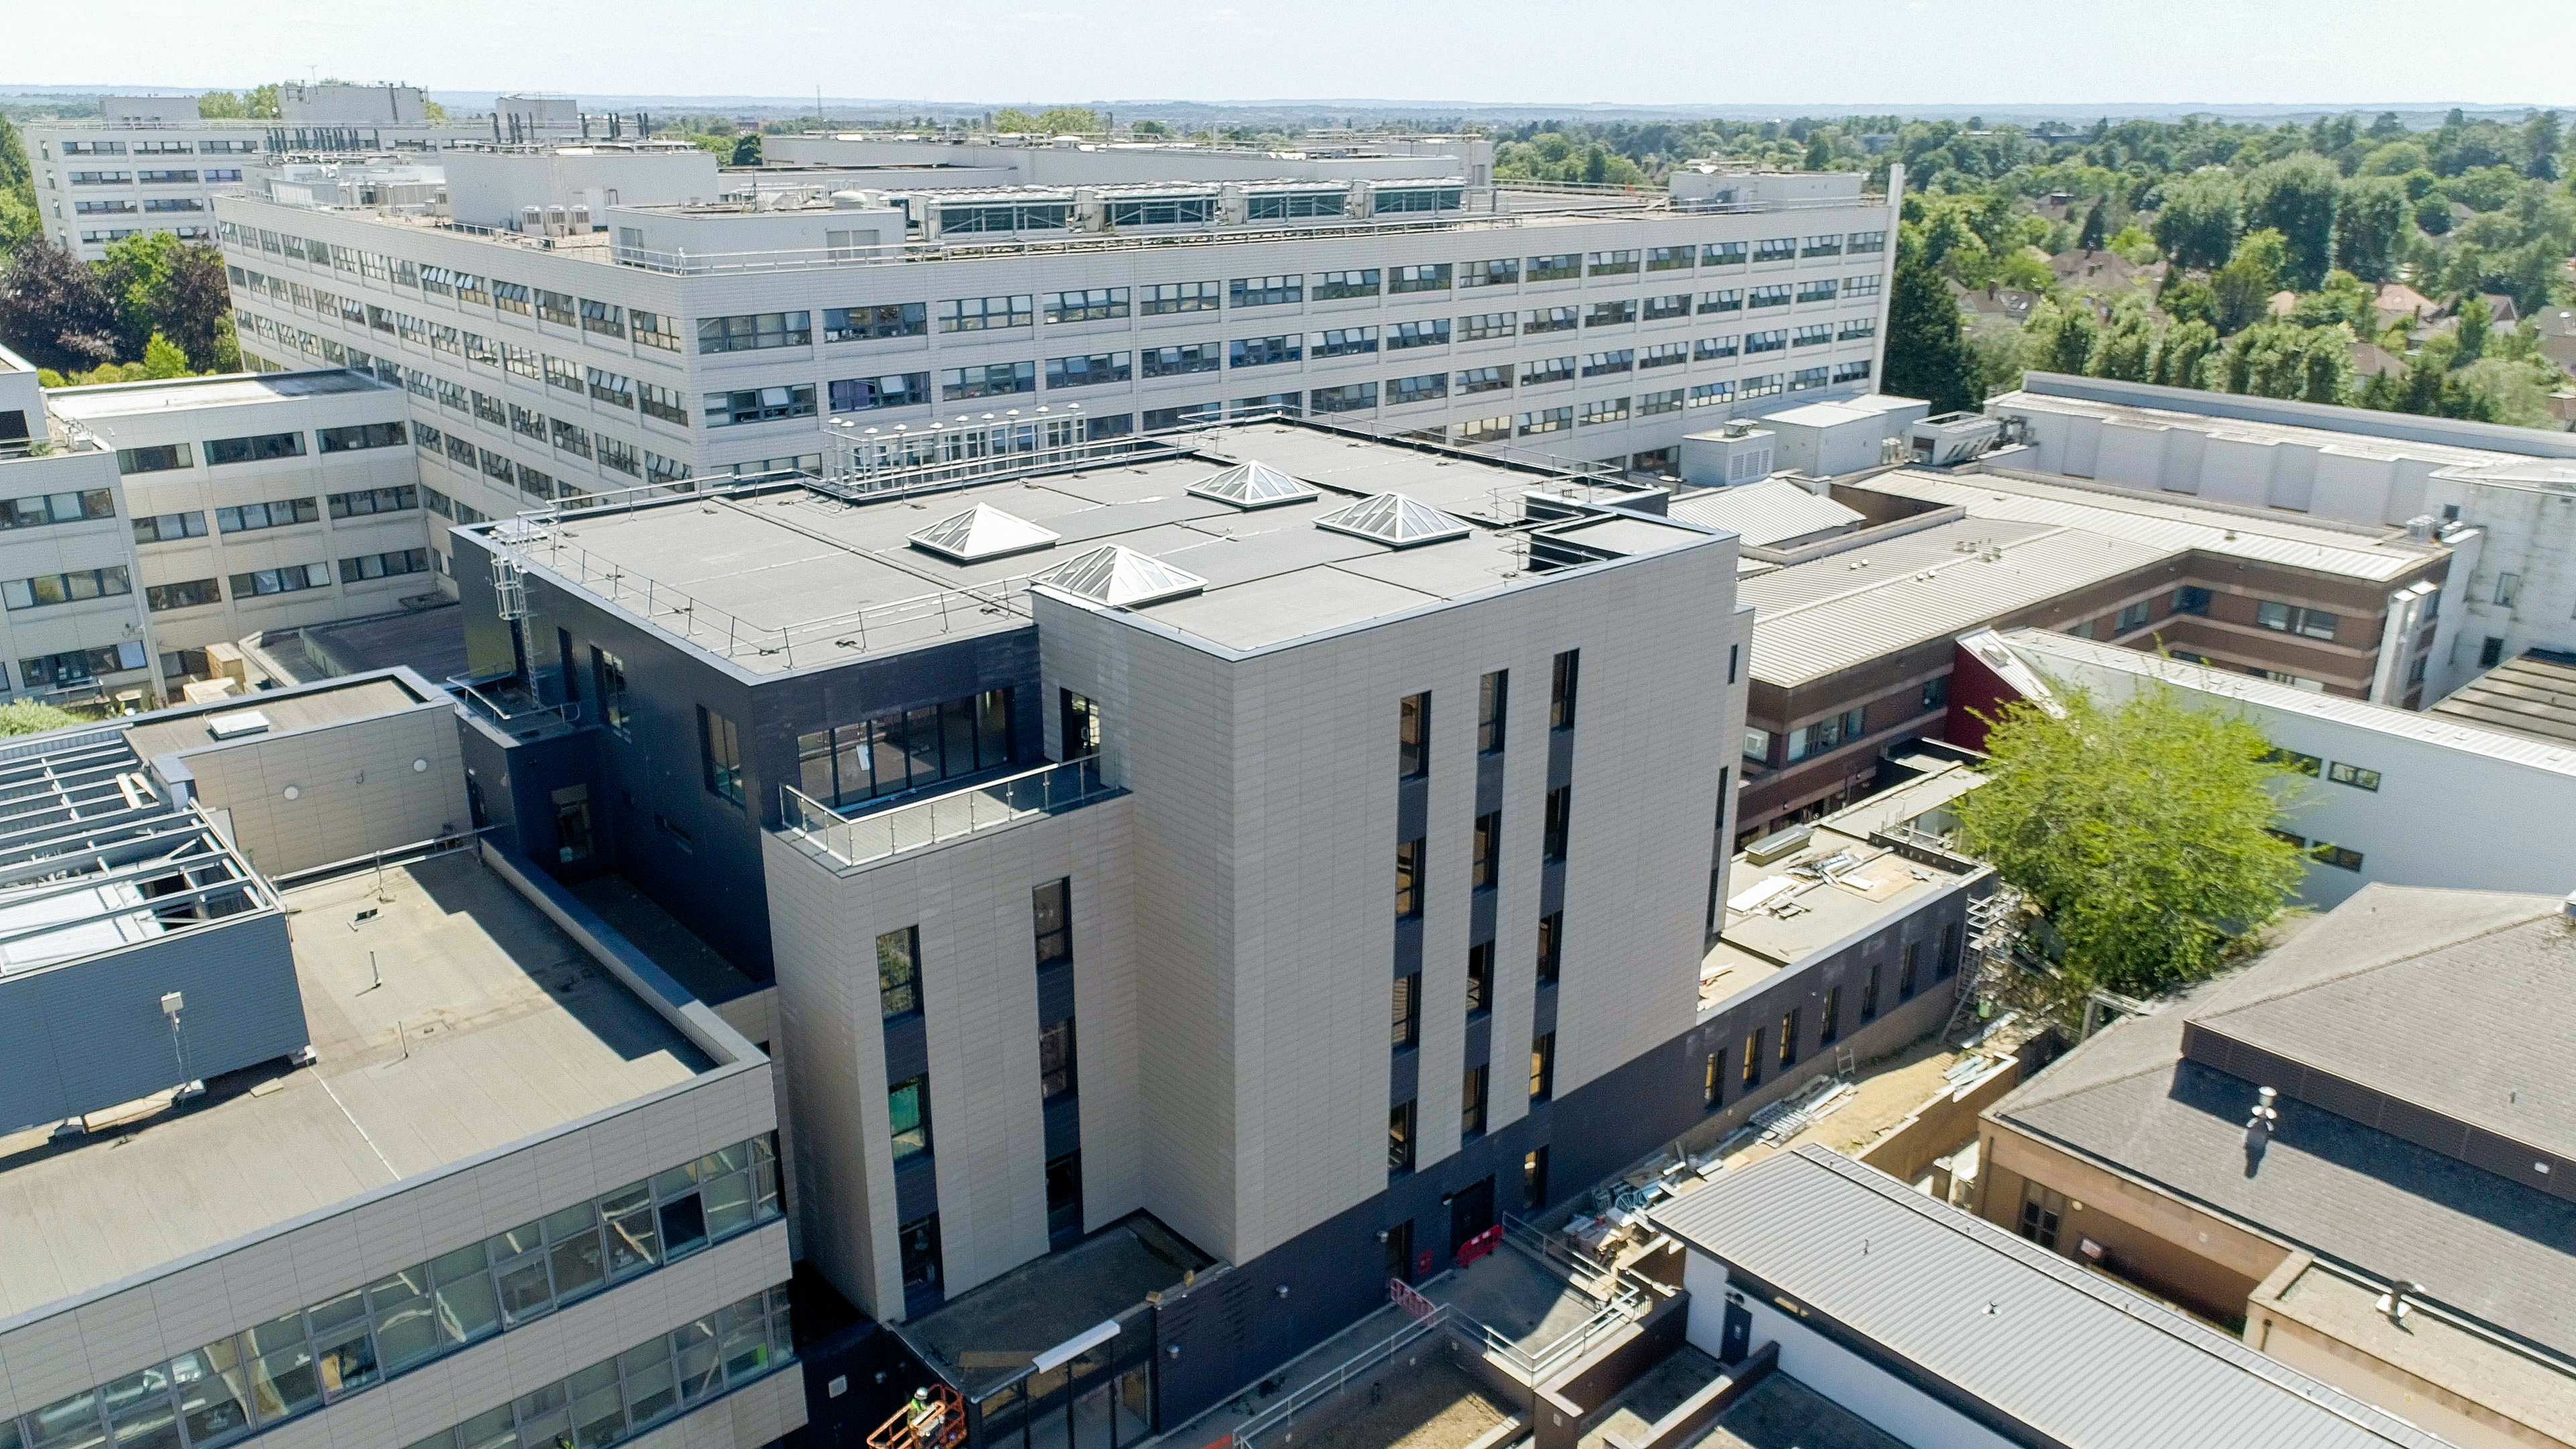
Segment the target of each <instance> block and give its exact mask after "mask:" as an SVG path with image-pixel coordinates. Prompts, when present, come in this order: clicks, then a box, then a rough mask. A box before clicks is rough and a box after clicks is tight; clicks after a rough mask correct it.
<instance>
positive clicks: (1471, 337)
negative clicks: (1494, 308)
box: [1458, 312, 1520, 342]
mask: <svg viewBox="0 0 2576 1449" xmlns="http://www.w3.org/2000/svg"><path fill="white" fill-rule="evenodd" d="M1519 325H1520V314H1519V313H1518V312H1479V313H1476V314H1475V315H1473V316H1470V317H1461V318H1459V319H1458V340H1459V341H1461V342H1483V341H1485V340H1487V339H1488V338H1494V337H1509V336H1511V335H1512V334H1513V333H1514V331H1515V330H1517V328H1518V327H1519Z"/></svg>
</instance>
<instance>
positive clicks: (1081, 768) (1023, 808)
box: [778, 755, 1119, 865]
mask: <svg viewBox="0 0 2576 1449" xmlns="http://www.w3.org/2000/svg"><path fill="white" fill-rule="evenodd" d="M1118 792H1119V787H1117V786H1115V785H1112V784H1110V783H1109V782H1108V781H1107V780H1105V779H1103V778H1101V774H1100V760H1099V757H1098V756H1095V755H1085V756H1083V757H1082V758H1080V759H1075V760H1066V761H1064V762H1063V763H1061V764H1050V765H1041V766H1039V767H1038V768H1036V769H1034V770H1024V771H1022V772H1021V773H1019V774H1016V775H1005V776H1003V777H1002V778H1001V779H998V780H988V781H986V782H984V783H983V784H980V785H968V786H966V787H964V788H963V789H958V790H951V791H949V792H947V793H946V794H941V795H933V796H931V797H930V798H928V799H926V800H920V801H916V802H914V803H912V804H909V805H898V806H895V807H893V808H892V809H886V810H879V811H877V812H875V813H874V814H870V815H862V816H859V817H858V818H857V819H851V818H849V817H847V816H845V815H843V814H842V813H841V812H840V811H838V810H835V809H833V808H832V807H831V806H829V805H826V804H824V803H823V802H821V801H820V800H817V799H815V798H814V797H813V796H811V795H808V794H806V793H805V792H804V791H802V790H799V789H797V788H796V787H795V786H793V785H781V786H779V787H778V815H779V823H780V824H781V826H782V827H783V828H784V829H786V830H787V832H788V833H789V834H791V835H796V836H800V837H802V838H804V839H806V840H808V841H811V842H813V844H814V845H815V846H816V847H817V848H818V849H820V850H822V851H823V852H824V853H825V854H827V855H830V856H831V857H832V858H833V859H835V860H839V861H841V862H843V863H844V864H848V865H870V864H873V863H875V862H877V861H880V860H885V859H888V858H890V857H893V856H897V855H901V854H904V853H905V852H907V851H913V850H922V849H926V848H928V847H930V846H933V845H937V844H940V843H941V842H943V841H950V840H956V839H959V838H961V837H963V836H968V835H972V834H974V833H975V832H977V831H979V830H990V829H992V828H994V827H995V826H999V825H1008V824H1010V823H1011V822H1012V821H1015V820H1026V819H1028V818H1029V817H1031V816H1033V815H1052V814H1054V813H1056V812H1057V811H1060V810H1070V809H1072V808H1073V807H1074V806H1077V805H1084V804H1088V803H1090V802H1091V801H1094V800H1100V799H1106V798H1107V797H1109V796H1111V795H1115V794H1117V793H1118Z"/></svg>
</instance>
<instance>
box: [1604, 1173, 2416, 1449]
mask: <svg viewBox="0 0 2576 1449" xmlns="http://www.w3.org/2000/svg"><path fill="white" fill-rule="evenodd" d="M1653 1217H1654V1220H1655V1223H1656V1225H1657V1226H1659V1227H1661V1228H1663V1229H1665V1230H1666V1231H1668V1232H1670V1233H1672V1234H1673V1235H1674V1236H1675V1237H1678V1238H1680V1239H1682V1240H1683V1242H1685V1243H1687V1244H1688V1245H1689V1246H1690V1247H1691V1248H1692V1249H1693V1250H1694V1251H1696V1252H1699V1253H1701V1254H1703V1255H1705V1256H1708V1257H1711V1258H1715V1259H1718V1260H1719V1261H1721V1262H1723V1263H1725V1264H1726V1265H1727V1266H1728V1268H1729V1270H1730V1271H1731V1272H1742V1273H1747V1274H1750V1275H1751V1276H1753V1277H1754V1278H1756V1279H1759V1280H1760V1281H1761V1282H1762V1283H1764V1284H1766V1285H1768V1286H1769V1287H1770V1288H1771V1289H1773V1290H1775V1291H1776V1292H1777V1293H1779V1294H1780V1295H1781V1296H1783V1297H1785V1298H1787V1299H1789V1300H1791V1301H1793V1302H1794V1303H1796V1304H1798V1305H1800V1317H1801V1318H1804V1319H1807V1320H1808V1321H1810V1322H1813V1321H1814V1320H1815V1319H1816V1318H1819V1317H1821V1318H1823V1319H1825V1320H1827V1321H1828V1322H1831V1323H1833V1324H1836V1325H1838V1326H1839V1327H1840V1328H1841V1329H1842V1330H1844V1331H1846V1332H1848V1333H1849V1334H1851V1335H1852V1336H1853V1337H1855V1338H1857V1339H1859V1340H1860V1341H1861V1343H1862V1344H1864V1345H1866V1346H1867V1347H1868V1348H1870V1349H1874V1350H1875V1351H1876V1352H1877V1353H1880V1354H1884V1355H1889V1356H1893V1357H1894V1358H1896V1359H1899V1360H1902V1361H1905V1362H1907V1363H1908V1364H1910V1365H1912V1366H1914V1367H1915V1368H1916V1369H1917V1370H1918V1371H1920V1372H1921V1373H1924V1374H1927V1375H1929V1376H1931V1377H1932V1378H1933V1379H1935V1380H1937V1381H1939V1382H1942V1383H1946V1384H1949V1385H1952V1386H1955V1387H1956V1388H1957V1389H1958V1390H1960V1391H1962V1392H1964V1393H1966V1394H1969V1395H1972V1396H1974V1397H1975V1398H1976V1399H1978V1400H1981V1401H1983V1402H1984V1403H1985V1404H1986V1405H1989V1406H1991V1407H1992V1408H1993V1409H1994V1410H1995V1411H1996V1412H1998V1413H2001V1414H2003V1415H2006V1416H2008V1417H2009V1418H2011V1419H2013V1420H2015V1421H2017V1422H2019V1423H2021V1424H2025V1425H2028V1426H2030V1427H2031V1428H2033V1429H2035V1430H2037V1431H2039V1432H2040V1433H2042V1434H2044V1435H2046V1436H2047V1437H2048V1438H2049V1439H2050V1440H2052V1441H2054V1442H2057V1443H2061V1444H2081V1445H2083V1446H2085V1449H2169V1446H2172V1445H2176V1444H2222V1443H2224V1444H2263V1445H2268V1446H2275V1449H2386V1446H2389V1445H2406V1446H2410V1449H2443V1441H2441V1440H2440V1439H2438V1438H2436V1437H2434V1436H2433V1435H2431V1434H2427V1433H2425V1432H2424V1431H2423V1430H2421V1429H2418V1428H2416V1427H2414V1426H2413V1425H2411V1424H2408V1423H2406V1422H2404V1421H2403V1420H2400V1419H2398V1418H2395V1417H2394V1416H2392V1415H2389V1414H2387V1413H2384V1412H2382V1411H2381V1410H2379V1409H2376V1408H2374V1407H2372V1406H2371V1405H2369V1404H2366V1403H2363V1402H2362V1401H2361V1400H2359V1399H2356V1398H2353V1397H2351V1396H2350V1395H2348V1394H2345V1393H2343V1392H2342V1391H2340V1390H2337V1389H2334V1388H2330V1387H2328V1386H2327V1385H2325V1384H2323V1383H2321V1382H2319V1381H2317V1380H2315V1379H2312V1378H2309V1377H2308V1376H2307V1375H2305V1374H2302V1373H2299V1372H2297V1371H2295V1370H2293V1369H2290V1368H2288V1367H2286V1366H2284V1365H2282V1364H2280V1363H2277V1362H2275V1361H2273V1360H2271V1359H2269V1358H2266V1357H2264V1356H2263V1355H2262V1354H2260V1353H2257V1352H2255V1351H2254V1350H2253V1349H2252V1348H2250V1347H2247V1346H2246V1345H2245V1344H2243V1343H2240V1342H2238V1341H2236V1340H2235V1339H2232V1338H2229V1337H2227V1336H2226V1335H2224V1334H2221V1333H2219V1332H2217V1331H2215V1330H2213V1329H2209V1328H2205V1327H2202V1326H2201V1325H2200V1324H2197V1323H2194V1322H2192V1321H2191V1320H2190V1319H2187V1318H2185V1317H2183V1316H2182V1315H2181V1314H2179V1313H2176V1312H2174V1311H2172V1310H2171V1309H2168V1308H2165V1307H2164V1306H2163V1305H2161V1304H2158V1303H2156V1302H2155V1301H2153V1300H2152V1299H2149V1298H2146V1297H2144V1296H2142V1295H2139V1294H2136V1293H2132V1292H2130V1291H2129V1290H2127V1289H2125V1288H2122V1287H2120V1286H2118V1285H2117V1284H2115V1283H2113V1282H2112V1281H2110V1280H2109V1279H2106V1278H2103V1277H2100V1276H2098V1275H2096V1274H2094V1273H2092V1272H2090V1271H2088V1270H2086V1269H2084V1268H2080V1267H2078V1266H2076V1265H2075V1264H2073V1263H2071V1262H2068V1261H2067V1260H2065V1259H2063V1258H2061V1257H2059V1256H2058V1255H2056V1254H2054V1253H2051V1252H2048V1251H2046V1250H2044V1249H2042V1248H2040V1247H2039V1246H2037V1245H2036V1244H2033V1243H2027V1242H2024V1241H2023V1240H2022V1239H2020V1238H2019V1237H2016V1236H2015V1235H2013V1234H2012V1233H2009V1232H2007V1231H2005V1230H2004V1229H2002V1228H1999V1227H1996V1226H1995V1225H1994V1224H1992V1223H1988V1222H1985V1221H1982V1220H1981V1219H1978V1218H1976V1217H1974V1216H1972V1215H1970V1214H1968V1213H1965V1212H1962V1211H1960V1210H1959V1209H1957V1208H1954V1207H1951V1206H1949V1205H1948V1204H1946V1203H1942V1202H1938V1201H1936V1200H1934V1199H1933V1198H1931V1197H1928V1196H1926V1195H1924V1194H1922V1193H1919V1192H1916V1191H1914V1190H1913V1189H1912V1188H1910V1187H1908V1186H1906V1185H1905V1184H1904V1183H1901V1182H1898V1181H1896V1180H1895V1179H1894V1178H1891V1177H1888V1176H1886V1175H1885V1174H1883V1173H1880V1172H1878V1171H1876V1170H1874V1169H1872V1168H1867V1167H1863V1166H1861V1165H1860V1164H1858V1163H1856V1162H1853V1161H1851V1160H1850V1159H1848V1158H1845V1157H1843V1156H1841V1155H1840V1154H1838V1153H1835V1152H1833V1151H1831V1150H1829V1149H1827V1148H1824V1147H1820V1146H1816V1145H1812V1144H1811V1145H1809V1146H1806V1147H1801V1148H1799V1149H1797V1150H1796V1151H1794V1152H1784V1153H1778V1154H1774V1155H1773V1156H1770V1157H1767V1158H1764V1159H1762V1160H1761V1161H1760V1162H1757V1163H1754V1164H1753V1165H1752V1166H1750V1167H1746V1168H1741V1169H1738V1170H1736V1171H1732V1172H1725V1173H1720V1174H1719V1175H1718V1176H1717V1177H1716V1179H1715V1180H1713V1181H1712V1182H1710V1183H1709V1184H1708V1185H1707V1186H1706V1187H1703V1188H1701V1189H1700V1190H1699V1191H1697V1192H1694V1193H1690V1194H1687V1195H1685V1196H1683V1197H1680V1198H1676V1199H1674V1200H1672V1201H1671V1202H1668V1203H1665V1204H1662V1205H1660V1206H1658V1207H1656V1208H1655V1209H1654V1211H1653ZM2106 1366H2116V1372H2106Z"/></svg>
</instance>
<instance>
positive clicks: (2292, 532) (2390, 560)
mask: <svg viewBox="0 0 2576 1449" xmlns="http://www.w3.org/2000/svg"><path fill="white" fill-rule="evenodd" d="M1867 486H1868V487H1869V488H1870V489H1871V490H1872V491H1874V492H1880V493H1894V494H1899V495H1901V496H1904V497H1908V498H1915V499H1920V500H1922V501H1924V502H1926V503H1933V504H1939V505H1943V506H1951V505H1955V506H1958V507H1962V508H1965V509H1967V510H1968V516H1969V517H1970V518H2010V519H2019V520H2022V521H2025V522H2030V523H2045V524H2052V525H2055V526H2057V527H2061V528H2081V529H2085V530H2087V531H2088V532H2092V533H2100V534H2108V535H2111V536H2113V537H2118V538H2126V539H2130V540H2133V541H2135V542H2138V543H2145V544H2152V545H2155V546H2157V547H2159V548H2163V549H2166V550H2170V551H2179V550H2182V549H2187V548H2196V549H2199V550H2201V551H2203V552H2206V553H2217V554H2225V555H2228V556H2230V557H2234V558H2245V559H2257V560H2260V561H2262V562H2265V563H2277V564H2287V565H2289V566H2291V567H2294V568H2304V569H2314V570H2317V571H2319V572H2322V573H2333V574H2343V575H2345V576H2347V577H2350V578H2357V579H2370V580H2374V581H2384V580H2388V579H2394V578H2397V577H2400V576H2401V575H2403V574H2405V573H2407V572H2408V571H2409V570H2412V569H2415V568H2418V567H2421V566H2422V565H2423V563H2424V562H2425V560H2426V558H2427V557H2428V555H2427V554H2426V552H2425V551H2424V550H2423V549H2422V547H2421V546H2416V547H2402V546H2401V547H2380V546H2376V545H2375V544H2374V542H2373V540H2372V539H2371V538H2370V536H2369V535H2367V534H2361V533H2355V532H2352V531H2349V530H2345V529H2336V528H2325V527H2318V526H2315V525H2311V524H2303V523H2293V522H2289V521H2286V520H2280V521H2276V520H2274V519H2271V518H2266V517H2262V516H2259V515H2249V514H2240V513H2230V512H2227V511H2225V510H2222V509H2215V508H2197V507H2193V506H2191V505H2189V504H2181V503H2167V502H2164V501H2162V500H2159V499H2152V498H2135V497H2129V496H2125V495H2121V494H2114V493H2104V492H2097V491H2095V490H2093V489H2079V488H2070V487H2063V486H2054V485H2050V484H2046V483H2032V482H2027V481H2024V480H2022V479H2018V478H2003V477H1997V476H1994V475H1990V474H1969V475H1966V476H1961V477H1949V476H1943V475H1939V474H1931V473H1918V472H1914V471H1912V470H1911V469H1904V470H1899V471H1897V472H1894V473H1884V474H1881V475H1879V476H1878V477H1876V478H1872V479H1870V480H1869V483H1868V485H1867ZM2391 536H2392V537H2394V538H2396V539H2398V540H2400V541H2401V542H2402V540H2403V539H2404V534H2402V533H2397V534H2393V535H2391Z"/></svg>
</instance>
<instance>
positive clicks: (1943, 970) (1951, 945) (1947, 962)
mask: <svg viewBox="0 0 2576 1449" xmlns="http://www.w3.org/2000/svg"><path fill="white" fill-rule="evenodd" d="M1933 973H1934V975H1935V976H1936V977H1938V978H1939V979H1940V980H1943V981H1947V980H1949V979H1950V978H1951V977H1953V976H1956V975H1958V974H1959V923H1958V922H1956V921H1952V922H1950V923H1949V924H1948V925H1945V926H1943V927H1942V928H1941V959H1940V961H1939V962H1937V963H1936V964H1935V965H1934V967H1933Z"/></svg>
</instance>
